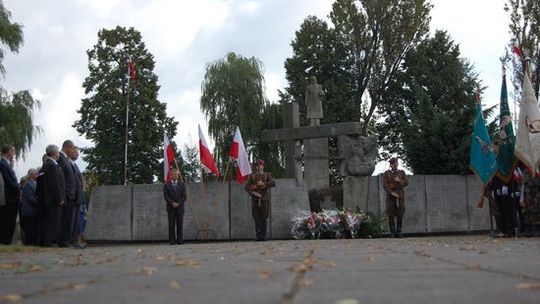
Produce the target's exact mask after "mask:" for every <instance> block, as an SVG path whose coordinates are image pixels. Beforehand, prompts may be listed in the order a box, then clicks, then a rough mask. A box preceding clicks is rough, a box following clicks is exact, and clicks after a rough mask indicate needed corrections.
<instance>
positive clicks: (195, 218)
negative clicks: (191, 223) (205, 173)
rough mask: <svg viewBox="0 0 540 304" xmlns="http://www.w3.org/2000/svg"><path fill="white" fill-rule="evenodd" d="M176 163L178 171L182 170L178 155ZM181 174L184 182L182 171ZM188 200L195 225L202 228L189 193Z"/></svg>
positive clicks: (199, 228) (181, 179)
mask: <svg viewBox="0 0 540 304" xmlns="http://www.w3.org/2000/svg"><path fill="white" fill-rule="evenodd" d="M174 164H175V166H176V169H178V171H180V168H179V167H178V161H177V160H176V157H175V158H174ZM179 175H180V181H181V182H182V183H184V179H183V178H182V172H180V174H179ZM184 184H185V183H184ZM186 200H187V201H188V204H189V208H191V211H192V213H193V219H194V220H195V225H197V229H198V230H201V223H200V222H199V218H198V217H197V212H195V209H194V208H193V203H192V202H191V199H190V198H189V195H187V198H186Z"/></svg>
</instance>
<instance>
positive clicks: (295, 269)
mask: <svg viewBox="0 0 540 304" xmlns="http://www.w3.org/2000/svg"><path fill="white" fill-rule="evenodd" d="M309 268H310V267H308V266H307V265H306V264H303V263H299V264H296V265H294V266H293V267H292V269H291V270H292V271H293V272H307V271H308V270H309Z"/></svg>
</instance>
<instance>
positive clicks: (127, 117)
mask: <svg viewBox="0 0 540 304" xmlns="http://www.w3.org/2000/svg"><path fill="white" fill-rule="evenodd" d="M129 60H130V61H128V85H127V94H126V95H127V96H126V137H125V147H124V185H127V176H128V173H127V172H128V169H127V161H128V139H129V132H128V129H129V87H130V83H131V73H130V70H129V65H130V62H131V59H129Z"/></svg>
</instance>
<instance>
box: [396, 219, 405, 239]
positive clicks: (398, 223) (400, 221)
mask: <svg viewBox="0 0 540 304" xmlns="http://www.w3.org/2000/svg"><path fill="white" fill-rule="evenodd" d="M401 226H403V217H401V216H398V218H397V229H396V237H398V238H402V237H403V235H401Z"/></svg>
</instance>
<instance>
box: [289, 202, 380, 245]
mask: <svg viewBox="0 0 540 304" xmlns="http://www.w3.org/2000/svg"><path fill="white" fill-rule="evenodd" d="M384 230H385V222H384V218H383V217H381V216H377V215H374V214H371V213H366V212H363V211H359V210H357V211H354V212H353V211H351V210H340V211H338V210H335V209H325V210H322V211H321V212H308V211H305V210H301V211H298V212H297V214H296V215H295V216H294V217H293V219H292V223H291V235H292V237H294V238H295V239H297V240H300V239H319V238H337V239H339V238H374V237H379V236H381V235H382V233H383V232H384Z"/></svg>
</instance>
